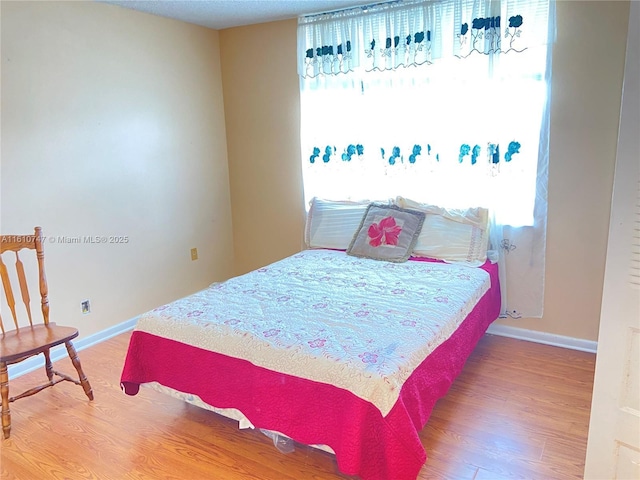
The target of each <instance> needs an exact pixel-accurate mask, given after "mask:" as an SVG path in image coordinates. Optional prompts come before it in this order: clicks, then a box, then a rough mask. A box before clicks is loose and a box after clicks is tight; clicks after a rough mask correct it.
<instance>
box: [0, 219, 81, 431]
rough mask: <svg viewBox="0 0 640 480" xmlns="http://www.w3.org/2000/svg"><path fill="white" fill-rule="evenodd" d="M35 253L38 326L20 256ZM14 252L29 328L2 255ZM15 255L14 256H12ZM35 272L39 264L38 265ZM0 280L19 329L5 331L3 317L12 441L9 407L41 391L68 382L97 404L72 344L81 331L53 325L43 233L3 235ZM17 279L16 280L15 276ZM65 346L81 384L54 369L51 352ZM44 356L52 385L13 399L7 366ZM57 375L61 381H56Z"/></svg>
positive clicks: (1, 355)
mask: <svg viewBox="0 0 640 480" xmlns="http://www.w3.org/2000/svg"><path fill="white" fill-rule="evenodd" d="M25 249H26V250H33V251H34V252H35V256H36V258H37V263H38V282H39V284H40V298H41V302H40V303H41V306H42V317H43V323H37V322H36V324H34V322H33V319H32V316H31V306H30V298H29V289H28V286H27V285H28V283H27V277H26V275H25V268H24V264H23V263H22V261H21V260H20V257H19V255H18V254H19V252H21V251H22V250H25ZM9 251H12V252H14V253H15V258H16V262H15V268H16V274H17V275H16V276H17V279H18V284H19V288H20V294H21V297H22V301H23V303H24V307H25V308H24V309H25V310H26V316H27V318H28V319H29V324H28V325H27V324H26V322H24V323H25V325H23V326H20V324H19V322H18V316H17V315H16V303H15V299H14V295H13V290H12V288H11V280H10V277H9V272H8V271H7V267H6V266H5V264H4V262H3V260H2V254H3V253H5V252H9ZM8 255H11V254H8ZM34 270H35V262H34ZM0 277H1V278H2V289H3V290H4V294H5V298H6V302H7V305H8V306H9V310H10V311H11V315H12V317H13V323H14V325H15V329H14V330H10V331H5V327H4V324H3V321H2V315H1V314H0V327H1V328H2V337H0V393H1V394H2V431H3V433H4V438H9V435H10V432H11V415H10V413H9V403H11V402H13V401H14V400H18V399H19V398H23V397H28V396H30V395H33V394H35V393H38V392H39V391H41V390H43V389H45V388H48V387H52V386H54V385H55V384H56V383H59V382H62V381H64V380H67V381H69V382H73V383H75V384H76V385H81V386H82V388H83V389H84V393H85V394H86V395H87V397H89V400H93V391H92V390H91V385H89V381H88V380H87V377H86V376H85V374H84V372H83V371H82V367H81V366H80V360H79V359H78V354H77V353H76V350H75V348H74V346H73V344H72V343H71V340H72V339H74V338H76V337H77V336H78V330H77V329H75V328H72V327H63V326H59V325H56V324H55V323H52V322H49V299H48V297H47V294H48V288H47V278H46V276H45V273H44V250H43V247H42V229H41V228H40V227H36V228H35V233H34V234H33V235H2V236H0ZM14 278H15V276H14ZM62 344H64V345H65V347H66V348H67V352H68V354H69V358H71V362H72V363H73V366H74V367H75V369H76V370H77V371H78V376H79V378H80V380H79V381H78V380H75V379H73V378H71V377H69V376H68V375H65V374H64V373H60V372H57V371H55V370H54V369H53V366H52V364H51V358H50V355H49V350H50V349H51V348H52V347H55V346H56V345H62ZM40 353H42V354H44V360H45V370H46V373H47V377H48V379H49V381H48V382H47V383H44V384H42V385H39V386H36V387H33V388H31V389H29V390H27V391H25V392H23V393H21V394H20V395H17V396H15V397H9V375H8V371H7V366H8V365H11V364H14V363H18V362H21V361H23V360H26V359H27V358H30V357H33V356H35V355H39V354H40ZM54 375H55V376H57V377H59V378H55V379H54Z"/></svg>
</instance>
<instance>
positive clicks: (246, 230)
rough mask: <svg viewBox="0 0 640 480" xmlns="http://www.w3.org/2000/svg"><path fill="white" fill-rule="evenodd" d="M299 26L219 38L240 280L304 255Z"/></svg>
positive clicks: (237, 31)
mask: <svg viewBox="0 0 640 480" xmlns="http://www.w3.org/2000/svg"><path fill="white" fill-rule="evenodd" d="M296 28H297V21H296V20H289V21H284V22H273V23H265V24H260V25H252V26H248V27H238V28H233V29H228V30H222V31H221V32H220V49H221V57H222V85H223V89H224V103H225V118H226V126H227V147H228V156H229V176H230V183H231V200H232V202H231V205H232V209H233V235H234V245H235V252H236V273H238V274H240V273H245V272H247V271H249V270H252V269H254V268H258V267H261V266H263V265H266V264H267V263H270V262H273V261H276V260H280V259H281V258H284V257H286V256H288V255H291V254H292V253H295V252H298V251H300V250H301V248H302V241H303V235H302V231H303V229H304V200H303V189H302V165H301V163H300V97H299V93H298V89H299V84H298V75H297V73H296V68H297V67H296V62H295V58H296V48H297V46H296Z"/></svg>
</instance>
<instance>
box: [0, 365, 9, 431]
mask: <svg viewBox="0 0 640 480" xmlns="http://www.w3.org/2000/svg"><path fill="white" fill-rule="evenodd" d="M0 394H1V395H2V433H3V434H4V438H9V435H10V434H11V413H10V412H9V373H8V371H7V364H6V363H5V362H1V363H0Z"/></svg>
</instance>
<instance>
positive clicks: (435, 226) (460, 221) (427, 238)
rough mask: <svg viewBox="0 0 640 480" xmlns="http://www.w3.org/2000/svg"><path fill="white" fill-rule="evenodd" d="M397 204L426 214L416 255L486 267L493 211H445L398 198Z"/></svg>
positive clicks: (414, 251) (471, 209)
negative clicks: (490, 215) (491, 212)
mask: <svg viewBox="0 0 640 480" xmlns="http://www.w3.org/2000/svg"><path fill="white" fill-rule="evenodd" d="M395 203H396V204H397V205H399V206H400V207H401V208H412V209H415V210H419V211H421V212H424V213H425V215H426V216H425V220H424V224H423V226H422V231H421V233H420V236H419V237H418V240H417V242H416V245H415V248H414V249H413V255H414V256H417V257H430V258H436V259H439V260H444V261H445V262H449V263H465V264H468V265H471V266H479V265H482V264H483V263H484V262H485V261H486V260H487V247H488V245H489V211H488V210H487V209H486V208H481V207H478V208H468V209H445V208H442V207H438V206H435V205H429V204H424V203H418V202H415V201H413V200H409V199H407V198H403V197H397V198H396V202H395Z"/></svg>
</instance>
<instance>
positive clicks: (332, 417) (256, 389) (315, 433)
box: [121, 262, 500, 480]
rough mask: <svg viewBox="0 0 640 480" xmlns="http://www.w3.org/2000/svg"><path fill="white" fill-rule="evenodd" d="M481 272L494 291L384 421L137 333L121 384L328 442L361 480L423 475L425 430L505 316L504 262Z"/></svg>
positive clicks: (296, 382)
mask: <svg viewBox="0 0 640 480" xmlns="http://www.w3.org/2000/svg"><path fill="white" fill-rule="evenodd" d="M481 268H483V269H484V270H486V271H487V272H488V273H489V274H490V277H491V288H490V290H489V291H488V292H487V293H485V294H484V296H483V297H482V298H481V299H480V301H479V302H478V303H477V304H476V306H475V307H474V309H473V310H472V312H471V313H470V314H469V315H468V316H467V318H466V319H465V320H464V321H463V322H462V324H461V325H460V327H459V328H458V329H457V330H456V331H455V332H454V333H453V334H452V335H451V336H450V337H449V338H448V339H447V340H446V341H445V342H444V343H442V344H441V345H440V346H438V347H437V348H436V349H435V350H434V351H433V352H432V353H431V354H430V355H429V356H428V357H427V358H426V359H425V360H424V361H423V362H422V363H421V364H420V365H419V366H418V368H416V369H415V371H414V372H413V373H412V374H411V376H410V377H409V378H408V380H407V381H406V382H405V383H404V385H403V386H402V389H401V392H400V395H399V397H398V400H397V402H396V403H395V404H394V406H393V408H392V409H391V411H390V412H389V413H388V414H387V415H386V416H384V417H383V416H382V414H381V413H380V410H379V409H378V408H376V407H375V406H374V405H372V404H371V403H369V402H367V401H366V400H363V399H361V398H359V397H357V396H356V395H354V394H353V393H351V392H349V391H347V390H345V389H342V388H338V387H334V386H332V385H328V384H326V383H320V382H315V381H312V380H307V379H304V378H300V377H297V376H292V375H287V374H283V373H279V372H276V371H272V370H269V369H266V368H262V367H257V366H255V365H254V364H252V363H250V362H248V361H246V360H241V359H238V358H233V357H229V356H226V355H222V354H219V353H215V352H212V351H208V350H204V349H201V348H197V347H193V346H189V345H186V344H184V343H181V342H177V341H174V340H169V339H167V338H163V337H160V336H156V335H153V334H149V333H146V332H143V331H134V332H133V334H132V337H131V341H130V345H129V350H128V353H127V357H126V360H125V364H124V368H123V371H122V376H121V383H122V387H123V389H124V391H125V392H126V393H127V394H129V395H135V394H136V393H137V392H138V390H139V386H140V384H142V383H147V382H154V381H155V382H159V383H160V384H162V385H165V386H167V387H170V388H173V389H175V390H178V391H181V392H186V393H192V394H195V395H198V396H199V397H200V398H201V399H202V400H203V401H204V402H206V403H208V404H210V405H212V406H215V407H218V408H236V409H238V410H240V411H241V412H242V413H243V414H244V415H245V416H246V417H247V418H248V419H249V420H250V421H251V423H253V425H255V426H256V427H258V428H264V429H268V430H275V431H278V432H281V433H283V434H285V435H287V436H288V437H291V438H293V439H294V440H296V441H298V442H301V443H305V444H324V445H328V446H330V447H331V448H332V449H333V450H334V451H335V452H336V459H337V463H338V467H339V469H340V470H341V471H342V472H344V473H345V474H348V475H359V476H360V477H361V478H362V479H363V480H408V479H415V478H416V477H417V475H418V472H419V471H420V469H421V467H422V465H423V464H424V463H425V461H426V458H427V457H426V452H425V450H424V448H423V446H422V443H421V442H420V438H419V436H418V433H419V431H420V430H421V429H422V428H423V427H424V425H425V424H426V422H427V420H428V419H429V416H430V414H431V411H432V410H433V407H434V406H435V403H436V401H437V400H438V399H439V398H441V397H443V396H444V395H445V394H446V393H447V391H448V389H449V387H450V386H451V384H452V383H453V381H454V379H455V378H456V377H457V376H458V374H459V373H460V372H461V370H462V368H463V366H464V363H465V361H466V359H467V358H468V356H469V355H470V354H471V352H472V351H473V349H474V347H475V345H476V343H477V342H478V340H479V339H480V338H481V337H482V335H483V334H484V332H485V331H486V329H487V327H488V326H489V325H490V324H491V322H492V321H493V320H495V319H496V318H497V317H498V315H499V311H500V288H499V284H498V270H497V265H493V264H490V263H489V262H487V263H486V264H485V265H484V266H483V267H481ZM185 372H187V373H188V374H185ZM212 379H215V381H212ZM336 406H339V408H336Z"/></svg>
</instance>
